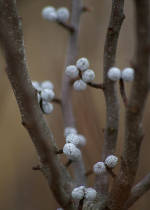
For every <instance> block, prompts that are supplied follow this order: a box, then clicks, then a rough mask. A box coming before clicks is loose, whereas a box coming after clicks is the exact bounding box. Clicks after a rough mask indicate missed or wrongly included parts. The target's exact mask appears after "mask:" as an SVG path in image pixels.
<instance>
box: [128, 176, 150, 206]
mask: <svg viewBox="0 0 150 210" xmlns="http://www.w3.org/2000/svg"><path fill="white" fill-rule="evenodd" d="M149 190H150V173H149V174H148V175H147V176H145V177H144V178H143V179H142V180H141V181H140V182H139V183H138V184H136V185H135V186H134V187H133V188H132V190H131V194H130V197H129V199H128V200H127V202H126V203H125V207H124V209H128V208H130V207H131V206H132V205H133V204H134V203H135V202H136V201H137V200H138V199H140V198H141V197H142V196H143V195H144V194H145V193H146V192H147V191H149Z"/></svg>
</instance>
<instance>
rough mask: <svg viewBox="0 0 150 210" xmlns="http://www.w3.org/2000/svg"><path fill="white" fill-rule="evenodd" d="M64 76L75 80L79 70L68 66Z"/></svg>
mask: <svg viewBox="0 0 150 210" xmlns="http://www.w3.org/2000/svg"><path fill="white" fill-rule="evenodd" d="M65 74H66V75H67V76H68V77H70V78H72V79H75V78H77V77H78V76H79V70H78V69H77V67H76V66H74V65H70V66H67V67H66V70H65Z"/></svg>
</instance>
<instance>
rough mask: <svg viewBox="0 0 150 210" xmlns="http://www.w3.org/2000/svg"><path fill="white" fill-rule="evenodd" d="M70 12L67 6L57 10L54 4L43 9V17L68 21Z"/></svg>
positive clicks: (50, 19)
mask: <svg viewBox="0 0 150 210" xmlns="http://www.w3.org/2000/svg"><path fill="white" fill-rule="evenodd" d="M69 16H70V13H69V10H68V9H67V8H66V7H60V8H58V9H57V10H56V9H55V8H54V7H52V6H47V7H45V8H43V10H42V17H43V18H44V19H46V20H49V21H59V22H63V23H65V22H67V21H68V19H69Z"/></svg>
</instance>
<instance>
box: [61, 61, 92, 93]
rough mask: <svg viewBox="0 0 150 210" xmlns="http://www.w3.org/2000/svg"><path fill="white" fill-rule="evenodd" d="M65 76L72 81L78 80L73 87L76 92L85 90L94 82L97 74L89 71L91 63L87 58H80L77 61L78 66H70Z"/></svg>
mask: <svg viewBox="0 0 150 210" xmlns="http://www.w3.org/2000/svg"><path fill="white" fill-rule="evenodd" d="M65 74H66V75H67V76H68V77H70V78H71V79H77V78H79V77H80V75H81V77H82V79H78V80H76V81H75V82H74V84H73V87H74V89H75V90H78V91H80V90H85V89H86V88H87V84H86V83H88V82H92V81H93V80H94V78H95V73H94V71H93V70H92V69H89V61H88V59H87V58H80V59H78V60H77V62H76V65H70V66H67V67H66V70H65Z"/></svg>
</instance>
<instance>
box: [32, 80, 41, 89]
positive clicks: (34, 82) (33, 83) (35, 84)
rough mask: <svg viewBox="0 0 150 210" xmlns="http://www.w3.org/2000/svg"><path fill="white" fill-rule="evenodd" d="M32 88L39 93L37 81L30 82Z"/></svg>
mask: <svg viewBox="0 0 150 210" xmlns="http://www.w3.org/2000/svg"><path fill="white" fill-rule="evenodd" d="M32 86H33V87H34V88H35V89H36V90H37V91H41V87H40V84H39V82H37V81H32Z"/></svg>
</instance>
